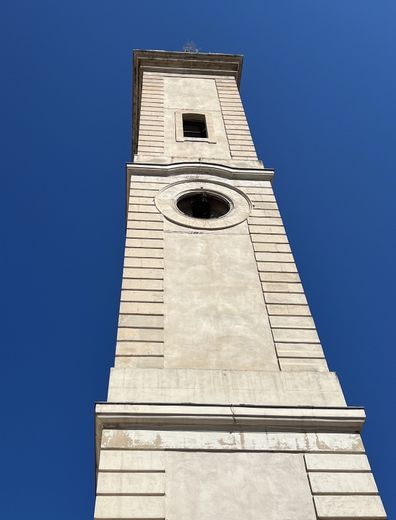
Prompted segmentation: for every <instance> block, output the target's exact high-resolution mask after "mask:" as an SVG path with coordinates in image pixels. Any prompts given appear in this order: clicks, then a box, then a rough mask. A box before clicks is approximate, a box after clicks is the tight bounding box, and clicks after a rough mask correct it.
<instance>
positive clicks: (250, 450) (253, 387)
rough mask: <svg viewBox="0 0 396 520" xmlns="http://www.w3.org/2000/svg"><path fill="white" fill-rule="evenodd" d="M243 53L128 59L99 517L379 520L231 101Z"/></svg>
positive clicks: (363, 462) (353, 422)
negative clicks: (127, 129) (122, 234)
mask: <svg viewBox="0 0 396 520" xmlns="http://www.w3.org/2000/svg"><path fill="white" fill-rule="evenodd" d="M242 61H243V60H242V57H241V56H239V55H225V54H203V53H188V52H165V51H135V53H134V61H133V63H134V89H133V162H131V163H130V164H128V165H127V223H126V242H125V259H124V271H123V281H122V291H121V303H120V313H119V323H118V336H117V345H116V353H115V362H114V367H113V368H112V369H111V374H110V381H109V392H108V398H107V401H106V402H104V403H98V404H97V405H96V413H95V422H96V458H97V496H96V505H95V519H96V520H99V519H101V520H114V519H128V520H132V519H139V520H142V519H151V520H154V519H156V520H157V519H166V520H219V519H223V520H264V519H265V520H316V519H328V520H333V519H344V520H347V519H349V520H351V519H356V520H358V519H366V520H368V519H372V520H374V519H376V520H378V519H385V518H386V514H385V511H384V509H383V506H382V503H381V499H380V497H379V495H378V491H377V487H376V484H375V481H374V478H373V476H372V474H371V471H370V466H369V462H368V459H367V456H366V454H365V451H364V447H363V444H362V441H361V437H360V430H361V428H362V426H363V423H364V419H365V414H364V410H363V409H362V408H357V407H350V406H348V405H347V404H346V402H345V399H344V396H343V393H342V390H341V387H340V384H339V382H338V379H337V376H336V375H335V373H334V372H332V371H330V370H329V368H328V366H327V364H326V359H325V356H324V353H323V350H322V346H321V343H320V340H319V337H318V334H317V331H316V328H315V324H314V321H313V318H312V315H311V311H310V309H309V306H308V303H307V300H306V297H305V294H304V289H303V286H302V283H301V280H300V277H299V274H298V270H297V267H296V264H295V262H294V259H293V254H292V252H291V249H290V245H289V242H288V238H287V235H286V231H285V228H284V226H283V223H282V219H281V216H280V213H279V209H278V206H277V203H276V200H275V197H274V193H273V190H272V179H273V175H274V172H273V170H271V169H268V168H265V167H264V165H263V163H262V162H261V161H260V160H259V158H258V157H257V154H256V150H255V147H254V143H253V140H252V137H251V134H250V131H249V125H248V122H247V120H246V116H245V112H244V108H243V105H242V102H241V98H240V94H239V84H240V80H241V73H242Z"/></svg>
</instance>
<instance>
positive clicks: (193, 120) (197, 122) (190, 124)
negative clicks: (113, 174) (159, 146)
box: [183, 114, 208, 139]
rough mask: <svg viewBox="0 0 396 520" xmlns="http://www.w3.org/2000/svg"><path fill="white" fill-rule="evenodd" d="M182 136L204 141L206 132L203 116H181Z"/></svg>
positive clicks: (206, 135)
mask: <svg viewBox="0 0 396 520" xmlns="http://www.w3.org/2000/svg"><path fill="white" fill-rule="evenodd" d="M183 136H184V137H192V138H194V139H206V138H207V137H208V130H207V126H206V118H205V116H204V115H203V114H183Z"/></svg>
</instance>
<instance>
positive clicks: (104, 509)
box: [95, 495, 165, 520]
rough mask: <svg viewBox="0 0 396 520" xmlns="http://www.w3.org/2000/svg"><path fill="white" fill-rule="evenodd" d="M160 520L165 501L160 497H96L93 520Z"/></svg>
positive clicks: (163, 511)
mask: <svg viewBox="0 0 396 520" xmlns="http://www.w3.org/2000/svg"><path fill="white" fill-rule="evenodd" d="M99 518H102V519H106V520H109V519H111V520H113V519H118V518H124V519H128V520H130V519H151V520H152V519H162V518H165V501H164V498H163V497H162V496H122V495H121V496H120V495H115V496H101V495H98V496H97V497H96V505H95V519H99Z"/></svg>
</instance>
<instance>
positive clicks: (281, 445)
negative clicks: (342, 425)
mask: <svg viewBox="0 0 396 520" xmlns="http://www.w3.org/2000/svg"><path fill="white" fill-rule="evenodd" d="M102 448H105V449H130V450H155V449H157V450H192V451H207V450H210V451H211V450H217V451H235V450H237V451H245V450H248V451H276V452H278V451H282V452H285V453H286V452H333V451H334V452H338V453H340V452H341V453H342V452H347V453H350V452H356V453H361V452H363V444H362V441H361V438H360V435H358V434H356V433H301V432H297V433H295V432H249V431H245V432H244V431H241V432H239V431H237V432H227V431H188V430H186V431H183V430H181V431H169V430H159V429H157V430H103V433H102Z"/></svg>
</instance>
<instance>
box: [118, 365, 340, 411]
mask: <svg viewBox="0 0 396 520" xmlns="http://www.w3.org/2000/svg"><path fill="white" fill-rule="evenodd" d="M108 401H110V402H147V403H150V402H151V403H152V402H165V403H167V402H168V403H197V404H199V403H201V404H206V403H210V404H230V403H234V404H238V403H245V404H259V405H268V406H344V405H345V400H344V397H343V394H342V391H341V388H340V385H339V382H338V379H337V377H336V375H335V374H334V373H332V372H324V373H315V372H299V373H293V372H279V371H278V370H277V371H259V370H256V371H252V370H203V369H201V370H194V369H174V368H167V369H166V370H156V369H146V370H144V369H134V370H132V369H128V368H113V369H112V370H111V374H110V384H109V395H108Z"/></svg>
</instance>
